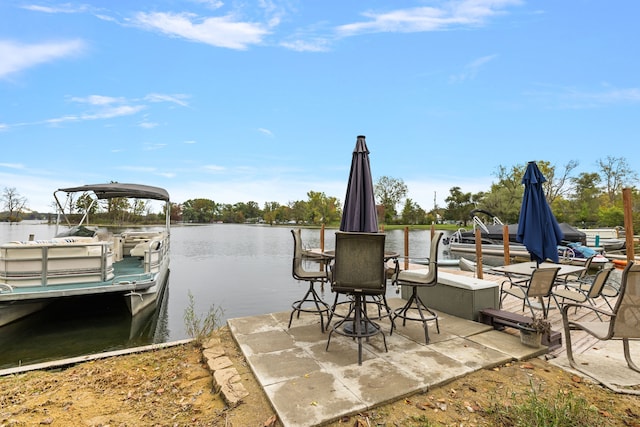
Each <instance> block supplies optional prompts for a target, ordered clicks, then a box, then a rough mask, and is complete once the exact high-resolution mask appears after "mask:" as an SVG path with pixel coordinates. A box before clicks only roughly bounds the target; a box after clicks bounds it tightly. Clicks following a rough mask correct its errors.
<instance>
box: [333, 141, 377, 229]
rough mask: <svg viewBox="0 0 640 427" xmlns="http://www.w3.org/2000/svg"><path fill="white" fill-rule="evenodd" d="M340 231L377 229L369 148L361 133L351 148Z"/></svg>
mask: <svg viewBox="0 0 640 427" xmlns="http://www.w3.org/2000/svg"><path fill="white" fill-rule="evenodd" d="M340 231H355V232H365V233H376V232H377V231H378V213H377V212H376V201H375V196H374V192H373V181H372V179H371V166H370V164H369V150H368V149H367V143H366V142H365V137H364V136H362V135H360V136H358V139H357V140H356V148H355V149H354V150H353V159H352V160H351V172H350V173H349V183H348V185H347V195H346V196H345V199H344V208H343V210H342V221H341V222H340Z"/></svg>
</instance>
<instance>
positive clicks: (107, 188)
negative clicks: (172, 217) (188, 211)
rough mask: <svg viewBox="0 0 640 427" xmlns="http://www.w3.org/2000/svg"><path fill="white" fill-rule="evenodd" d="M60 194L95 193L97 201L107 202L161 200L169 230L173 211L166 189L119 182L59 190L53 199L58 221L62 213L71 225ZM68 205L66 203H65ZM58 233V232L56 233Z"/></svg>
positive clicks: (82, 220) (55, 192)
mask: <svg viewBox="0 0 640 427" xmlns="http://www.w3.org/2000/svg"><path fill="white" fill-rule="evenodd" d="M58 193H65V194H67V196H69V195H70V194H72V193H93V194H94V195H95V197H96V199H97V200H107V199H114V198H119V197H124V198H127V199H152V200H160V201H163V202H165V203H166V205H167V206H166V217H167V218H166V222H167V224H166V225H167V228H169V212H170V210H171V206H170V201H169V192H168V191H167V190H165V189H164V188H160V187H154V186H151V185H144V184H121V183H118V182H113V183H109V184H89V185H81V186H78V187H67V188H59V189H57V190H56V191H54V192H53V197H54V199H55V200H56V203H57V205H58V208H59V212H58V221H57V222H56V226H57V224H59V222H60V213H62V215H64V217H65V219H66V220H67V223H68V224H69V225H71V224H70V222H69V220H68V219H67V217H66V215H65V214H64V205H63V204H62V203H60V200H59V199H58ZM96 199H94V200H93V202H92V205H93V203H95V202H96ZM65 205H66V203H65ZM88 211H89V209H87V212H86V213H85V214H84V216H83V217H82V219H81V220H80V223H79V225H81V224H82V223H83V222H84V220H85V219H86V217H87V213H88ZM56 232H57V231H56Z"/></svg>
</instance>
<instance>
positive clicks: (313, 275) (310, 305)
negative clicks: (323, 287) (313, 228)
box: [289, 228, 329, 333]
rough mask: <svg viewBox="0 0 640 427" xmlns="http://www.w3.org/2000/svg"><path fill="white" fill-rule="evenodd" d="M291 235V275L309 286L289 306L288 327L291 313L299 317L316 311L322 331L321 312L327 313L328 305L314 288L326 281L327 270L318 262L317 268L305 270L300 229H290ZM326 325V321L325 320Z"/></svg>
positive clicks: (322, 319) (322, 320)
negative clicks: (299, 297) (301, 314)
mask: <svg viewBox="0 0 640 427" xmlns="http://www.w3.org/2000/svg"><path fill="white" fill-rule="evenodd" d="M291 234H292V235H293V263H292V271H291V273H292V275H293V278H294V279H296V280H301V281H305V282H308V283H309V288H308V289H307V292H306V293H305V294H304V297H302V299H300V300H298V301H295V302H294V303H293V304H292V305H291V307H292V309H293V310H292V311H291V315H290V316H289V328H290V327H291V322H292V321H293V315H294V314H297V317H298V318H299V317H300V313H301V312H304V313H316V314H318V315H320V330H321V331H322V332H323V333H324V329H325V328H324V318H323V313H324V314H327V316H328V315H329V305H328V304H327V303H325V302H324V301H323V300H322V298H321V297H320V295H318V292H317V291H316V289H315V284H316V283H317V282H319V283H321V284H324V282H326V281H327V277H328V275H327V271H326V269H325V268H323V266H322V265H321V264H318V270H316V271H312V270H305V269H304V261H305V260H306V257H305V256H304V255H303V250H302V236H301V231H300V229H299V228H298V229H296V230H291ZM327 325H328V322H327Z"/></svg>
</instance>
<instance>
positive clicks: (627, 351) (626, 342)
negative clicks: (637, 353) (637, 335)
mask: <svg viewBox="0 0 640 427" xmlns="http://www.w3.org/2000/svg"><path fill="white" fill-rule="evenodd" d="M622 346H623V347H624V358H625V360H626V361H627V365H629V367H630V368H631V369H633V370H634V371H636V372H640V368H639V367H638V365H636V364H635V363H633V360H631V351H630V349H629V338H623V339H622Z"/></svg>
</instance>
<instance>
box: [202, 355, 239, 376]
mask: <svg viewBox="0 0 640 427" xmlns="http://www.w3.org/2000/svg"><path fill="white" fill-rule="evenodd" d="M207 365H208V366H209V369H211V370H212V371H213V372H215V371H217V370H219V369H225V368H230V367H232V366H233V362H232V361H231V359H229V358H228V357H227V356H222V357H216V358H215V359H208V360H207Z"/></svg>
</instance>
